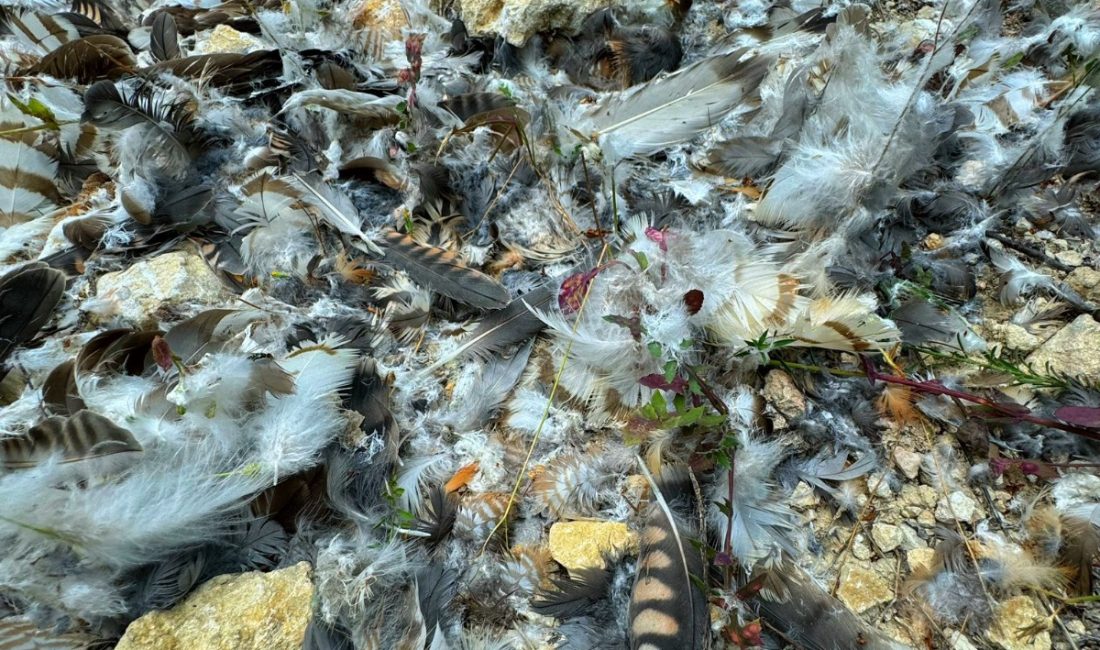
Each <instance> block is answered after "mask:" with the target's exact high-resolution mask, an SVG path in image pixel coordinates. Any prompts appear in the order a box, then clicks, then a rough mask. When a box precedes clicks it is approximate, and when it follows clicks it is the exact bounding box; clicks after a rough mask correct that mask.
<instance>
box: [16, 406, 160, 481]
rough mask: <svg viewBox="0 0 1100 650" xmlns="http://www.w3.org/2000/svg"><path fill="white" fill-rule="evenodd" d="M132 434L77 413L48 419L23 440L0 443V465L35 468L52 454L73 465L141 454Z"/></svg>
mask: <svg viewBox="0 0 1100 650" xmlns="http://www.w3.org/2000/svg"><path fill="white" fill-rule="evenodd" d="M141 450H142V449H141V445H139V444H138V442H137V440H135V439H134V436H133V434H131V433H130V432H129V431H128V430H126V429H123V428H122V427H120V426H118V425H117V424H115V423H114V422H112V421H110V420H108V419H107V418H105V417H103V416H102V415H98V414H96V413H93V412H91V411H87V410H84V411H78V412H77V413H75V414H73V415H72V416H71V417H68V418H64V417H60V416H56V415H55V416H51V417H49V418H47V419H46V420H44V421H42V422H40V423H39V424H37V425H35V426H33V427H31V429H30V430H29V431H27V433H26V434H25V435H23V436H17V437H14V438H6V439H3V440H2V441H0V465H2V466H3V467H5V468H7V469H24V468H28V467H34V466H35V465H37V464H39V463H41V462H43V461H44V460H46V459H47V458H49V457H51V456H53V455H54V454H59V455H60V458H61V462H62V463H75V462H80V461H85V460H92V459H97V458H104V457H106V456H113V455H115V454H133V453H137V452H140V451H141Z"/></svg>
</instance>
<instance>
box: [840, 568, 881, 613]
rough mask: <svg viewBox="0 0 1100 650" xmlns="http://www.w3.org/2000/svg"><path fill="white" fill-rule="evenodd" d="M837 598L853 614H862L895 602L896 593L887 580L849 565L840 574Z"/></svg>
mask: <svg viewBox="0 0 1100 650" xmlns="http://www.w3.org/2000/svg"><path fill="white" fill-rule="evenodd" d="M836 596H837V598H839V599H840V600H841V601H842V602H843V603H844V604H845V605H847V606H848V608H849V609H851V610H852V611H853V612H855V613H857V614H862V613H863V612H866V611H867V610H869V609H871V608H873V607H877V606H879V605H882V604H884V603H888V602H890V601H891V600H893V599H894V591H893V589H891V588H890V583H889V582H888V581H887V580H886V579H885V578H883V577H881V576H879V575H878V574H876V573H874V572H872V571H868V570H867V569H865V568H863V567H860V566H856V565H854V564H849V565H847V566H845V567H844V569H843V570H842V571H841V572H840V587H839V588H838V589H837V590H836Z"/></svg>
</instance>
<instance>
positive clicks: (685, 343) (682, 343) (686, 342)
mask: <svg viewBox="0 0 1100 650" xmlns="http://www.w3.org/2000/svg"><path fill="white" fill-rule="evenodd" d="M693 345H695V339H684V340H683V341H680V349H681V350H687V349H688V348H690V347H691V346H693Z"/></svg>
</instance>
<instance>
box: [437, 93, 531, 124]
mask: <svg viewBox="0 0 1100 650" xmlns="http://www.w3.org/2000/svg"><path fill="white" fill-rule="evenodd" d="M515 105H516V102H515V101H514V100H512V99H509V98H508V97H505V96H504V95H500V94H497V93H466V94H465V95H458V96H456V97H451V98H450V99H445V100H443V101H441V102H439V106H440V108H443V109H444V110H446V111H448V112H449V113H451V114H453V115H454V116H455V117H457V118H458V119H459V121H461V122H463V123H466V122H468V121H469V120H470V119H471V118H473V117H476V116H478V115H481V114H484V113H490V112H493V111H498V110H501V109H506V108H512V107H514V106H515Z"/></svg>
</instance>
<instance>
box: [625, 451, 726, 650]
mask: <svg viewBox="0 0 1100 650" xmlns="http://www.w3.org/2000/svg"><path fill="white" fill-rule="evenodd" d="M637 460H638V465H639V467H640V468H641V470H642V472H643V473H644V474H645V476H646V478H647V479H648V480H649V482H650V488H651V489H652V490H653V498H654V501H653V502H652V503H651V504H650V506H649V509H648V511H647V514H646V525H645V528H644V529H643V530H642V534H641V538H640V544H641V548H640V550H639V552H638V574H637V576H636V577H635V579H634V589H633V591H632V592H631V594H630V612H629V614H628V620H629V625H630V628H629V629H630V632H629V636H630V648H631V650H642V649H644V650H681V649H682V648H704V647H706V645H707V639H709V637H710V626H709V625H708V616H709V614H708V607H707V600H706V595H705V594H704V593H703V592H702V591H701V590H700V589H699V587H698V586H697V584H696V583H697V582H698V581H704V580H705V576H704V575H703V570H704V565H703V558H702V556H701V555H700V552H699V551H698V550H697V549H696V548H695V547H694V546H693V545H692V544H691V539H692V538H693V537H694V536H695V535H697V533H696V532H695V531H694V530H693V529H692V527H691V525H690V524H689V523H688V520H687V519H685V518H684V517H682V516H680V515H678V514H677V513H676V512H675V511H674V510H673V503H676V502H677V501H680V500H681V497H682V496H683V495H691V494H692V491H691V483H690V477H689V475H688V473H687V472H688V470H687V469H686V468H666V469H665V471H664V472H662V475H661V483H660V484H658V483H657V482H656V481H654V480H653V477H652V475H651V474H650V472H649V469H648V468H647V467H646V464H645V462H644V461H642V459H641V458H638V459H637ZM692 498H694V497H692ZM670 501H671V503H670Z"/></svg>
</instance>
